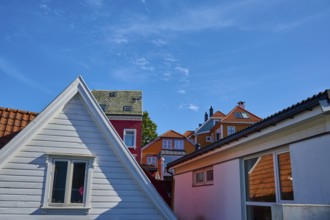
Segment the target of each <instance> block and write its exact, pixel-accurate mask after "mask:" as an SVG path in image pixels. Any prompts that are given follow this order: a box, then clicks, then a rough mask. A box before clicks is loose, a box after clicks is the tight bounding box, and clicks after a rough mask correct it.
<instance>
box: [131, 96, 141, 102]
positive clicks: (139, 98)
mask: <svg viewBox="0 0 330 220" xmlns="http://www.w3.org/2000/svg"><path fill="white" fill-rule="evenodd" d="M141 99H142V97H141V96H138V97H132V101H133V102H137V101H141Z"/></svg>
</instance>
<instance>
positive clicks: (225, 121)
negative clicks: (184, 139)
mask: <svg viewBox="0 0 330 220" xmlns="http://www.w3.org/2000/svg"><path fill="white" fill-rule="evenodd" d="M260 120H261V118H259V117H258V116H256V115H254V114H253V113H251V112H249V111H248V110H246V109H245V105H244V102H242V101H241V102H238V105H237V106H235V107H234V108H233V109H232V110H231V111H230V112H229V113H228V114H227V115H225V114H224V113H222V112H220V111H216V112H215V113H213V108H212V106H211V107H210V110H209V114H208V113H207V112H205V115H204V123H203V124H201V125H200V126H199V127H198V128H197V129H196V130H195V132H194V134H193V135H192V134H191V133H187V134H189V137H190V138H194V139H193V140H194V141H193V142H194V143H195V144H197V145H199V146H200V147H206V146H208V145H210V144H212V143H214V142H216V141H219V140H220V139H222V138H225V137H227V136H229V135H231V134H233V133H235V132H237V131H240V130H242V129H244V128H246V127H248V126H250V125H252V124H254V123H256V122H258V121H260Z"/></svg>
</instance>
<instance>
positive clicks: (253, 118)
mask: <svg viewBox="0 0 330 220" xmlns="http://www.w3.org/2000/svg"><path fill="white" fill-rule="evenodd" d="M235 112H240V113H242V112H246V113H248V115H249V118H236V117H235ZM260 120H261V118H259V117H258V116H256V115H255V114H253V113H251V112H249V111H248V110H246V109H244V108H241V107H240V106H235V107H234V108H233V109H232V110H231V111H230V112H229V113H228V114H227V116H226V117H225V118H223V119H222V120H221V122H223V123H226V122H249V123H255V122H258V121H260Z"/></svg>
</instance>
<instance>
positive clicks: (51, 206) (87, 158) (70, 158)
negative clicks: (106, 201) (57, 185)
mask: <svg viewBox="0 0 330 220" xmlns="http://www.w3.org/2000/svg"><path fill="white" fill-rule="evenodd" d="M56 161H66V162H68V168H67V169H68V172H67V176H66V186H65V196H64V199H65V201H64V203H52V202H51V200H52V191H53V190H52V189H53V181H54V171H55V162H56ZM94 161H95V156H94V155H73V154H47V155H46V163H47V170H46V183H45V191H44V199H43V204H42V207H41V208H42V209H43V210H44V212H48V211H49V210H58V209H68V210H81V211H82V212H84V213H87V212H88V210H89V209H90V208H91V206H90V199H91V184H92V175H93V169H94ZM74 162H84V163H86V167H85V181H84V184H85V185H84V196H83V198H84V201H83V203H70V197H71V196H70V195H71V187H72V176H73V163H74Z"/></svg>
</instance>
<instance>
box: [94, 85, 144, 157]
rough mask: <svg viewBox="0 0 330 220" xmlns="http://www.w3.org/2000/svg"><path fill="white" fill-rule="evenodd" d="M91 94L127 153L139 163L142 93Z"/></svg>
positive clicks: (110, 92) (111, 91)
mask: <svg viewBox="0 0 330 220" xmlns="http://www.w3.org/2000/svg"><path fill="white" fill-rule="evenodd" d="M92 94H93V95H94V97H95V99H96V100H97V102H98V103H99V104H100V106H101V108H102V109H103V111H104V112H105V114H106V115H107V117H108V118H109V120H110V122H111V124H112V125H113V127H114V128H115V129H116V131H117V133H118V134H119V136H120V137H121V139H122V140H123V141H124V143H125V144H126V146H127V148H128V149H129V151H130V152H131V153H132V154H133V156H134V157H135V159H136V160H137V161H138V162H140V161H141V143H142V116H143V112H142V91H122V90H93V91H92Z"/></svg>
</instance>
